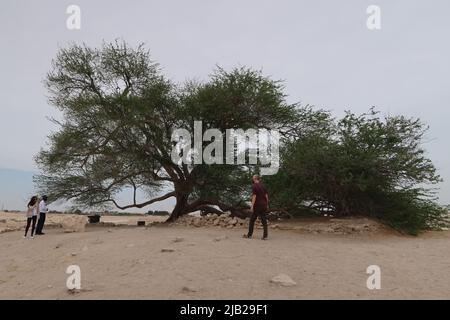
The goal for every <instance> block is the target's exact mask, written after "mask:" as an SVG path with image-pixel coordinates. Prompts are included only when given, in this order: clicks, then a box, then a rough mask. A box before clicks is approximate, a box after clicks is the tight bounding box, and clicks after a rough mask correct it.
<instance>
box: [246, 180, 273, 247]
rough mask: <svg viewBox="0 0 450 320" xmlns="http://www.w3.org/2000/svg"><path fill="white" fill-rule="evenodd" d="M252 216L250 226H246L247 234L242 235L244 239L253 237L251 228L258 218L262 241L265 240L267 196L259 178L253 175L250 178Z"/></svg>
mask: <svg viewBox="0 0 450 320" xmlns="http://www.w3.org/2000/svg"><path fill="white" fill-rule="evenodd" d="M252 181H253V186H252V207H251V209H250V210H251V211H252V216H251V218H250V224H249V226H248V234H246V235H244V238H251V237H252V235H253V228H254V226H255V221H256V219H257V218H258V217H259V218H260V219H261V222H262V225H263V228H264V234H263V237H262V240H267V236H268V234H267V217H266V211H267V208H268V206H269V194H268V193H267V190H266V188H265V187H264V185H263V184H262V183H261V181H260V178H259V176H257V175H254V176H253V178H252Z"/></svg>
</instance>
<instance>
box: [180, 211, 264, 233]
mask: <svg viewBox="0 0 450 320" xmlns="http://www.w3.org/2000/svg"><path fill="white" fill-rule="evenodd" d="M248 223H249V218H246V219H241V218H238V217H233V216H232V215H231V213H229V212H227V213H224V214H221V215H218V214H215V213H214V214H207V215H205V216H200V217H199V216H191V215H187V216H183V217H181V218H179V219H178V220H177V222H176V224H179V225H186V226H193V227H203V226H215V227H221V228H228V229H232V228H247V227H248ZM255 228H257V229H261V228H262V225H261V221H260V220H259V219H257V220H256V223H255Z"/></svg>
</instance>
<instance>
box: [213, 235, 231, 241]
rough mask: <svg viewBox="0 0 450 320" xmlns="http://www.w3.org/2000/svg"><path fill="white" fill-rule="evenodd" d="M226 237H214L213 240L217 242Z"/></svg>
mask: <svg viewBox="0 0 450 320" xmlns="http://www.w3.org/2000/svg"><path fill="white" fill-rule="evenodd" d="M226 239H228V237H227V236H220V237H217V238H214V241H216V242H219V241H222V240H226Z"/></svg>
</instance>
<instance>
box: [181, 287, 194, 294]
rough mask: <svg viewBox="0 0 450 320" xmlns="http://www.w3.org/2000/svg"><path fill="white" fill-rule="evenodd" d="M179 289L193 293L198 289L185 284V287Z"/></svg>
mask: <svg viewBox="0 0 450 320" xmlns="http://www.w3.org/2000/svg"><path fill="white" fill-rule="evenodd" d="M181 291H182V292H185V293H194V292H197V291H198V290H197V289H195V288H192V287H187V286H185V287H183V288H181Z"/></svg>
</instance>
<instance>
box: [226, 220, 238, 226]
mask: <svg viewBox="0 0 450 320" xmlns="http://www.w3.org/2000/svg"><path fill="white" fill-rule="evenodd" d="M237 223H238V220H237V219H236V218H234V219H231V220H229V221H228V225H232V226H234V225H236V224H237Z"/></svg>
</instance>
